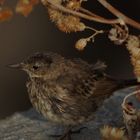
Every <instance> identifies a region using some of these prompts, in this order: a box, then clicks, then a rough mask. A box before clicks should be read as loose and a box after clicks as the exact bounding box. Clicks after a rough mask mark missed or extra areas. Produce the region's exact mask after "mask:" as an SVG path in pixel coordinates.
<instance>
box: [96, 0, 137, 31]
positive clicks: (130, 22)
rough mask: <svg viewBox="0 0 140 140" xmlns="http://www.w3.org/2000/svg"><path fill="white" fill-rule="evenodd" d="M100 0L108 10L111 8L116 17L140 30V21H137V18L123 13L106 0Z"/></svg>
mask: <svg viewBox="0 0 140 140" xmlns="http://www.w3.org/2000/svg"><path fill="white" fill-rule="evenodd" d="M97 1H98V2H100V3H101V4H102V5H103V6H104V7H105V8H106V9H107V10H109V11H110V12H111V13H112V14H113V15H115V16H116V17H118V18H120V19H122V20H123V21H124V22H125V23H126V24H128V25H131V26H132V27H134V28H136V29H139V30H140V23H138V22H136V21H135V20H133V19H131V18H129V17H127V16H126V15H124V14H123V13H121V12H120V11H119V10H117V9H116V8H114V7H113V6H112V5H111V4H109V3H108V2H107V1H106V0H97Z"/></svg>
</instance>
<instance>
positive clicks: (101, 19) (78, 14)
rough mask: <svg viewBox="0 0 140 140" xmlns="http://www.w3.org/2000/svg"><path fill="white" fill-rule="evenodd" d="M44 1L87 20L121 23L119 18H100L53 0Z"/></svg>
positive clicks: (46, 4) (43, 0)
mask: <svg viewBox="0 0 140 140" xmlns="http://www.w3.org/2000/svg"><path fill="white" fill-rule="evenodd" d="M42 3H43V4H44V5H45V6H48V3H49V4H50V6H51V7H52V8H54V9H57V10H60V11H62V12H64V13H69V14H72V15H74V16H78V17H80V18H83V19H86V20H90V21H94V22H99V23H104V24H117V23H120V20H119V19H116V20H108V19H104V18H98V17H94V16H90V15H86V14H84V13H81V12H77V11H73V10H70V9H67V8H66V7H64V6H62V5H60V4H57V3H55V2H53V1H52V0H42Z"/></svg>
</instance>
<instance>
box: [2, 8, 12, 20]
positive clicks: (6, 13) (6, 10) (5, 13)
mask: <svg viewBox="0 0 140 140" xmlns="http://www.w3.org/2000/svg"><path fill="white" fill-rule="evenodd" d="M12 16H13V12H12V10H11V9H9V8H3V9H1V10H0V21H1V22H2V21H6V20H9V19H11V17H12Z"/></svg>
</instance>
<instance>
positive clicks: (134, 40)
mask: <svg viewBox="0 0 140 140" xmlns="http://www.w3.org/2000/svg"><path fill="white" fill-rule="evenodd" d="M126 47H127V49H128V51H129V53H130V57H131V63H132V65H133V66H134V73H135V75H136V77H137V79H138V81H140V37H138V36H134V35H129V37H128V39H127V42H126Z"/></svg>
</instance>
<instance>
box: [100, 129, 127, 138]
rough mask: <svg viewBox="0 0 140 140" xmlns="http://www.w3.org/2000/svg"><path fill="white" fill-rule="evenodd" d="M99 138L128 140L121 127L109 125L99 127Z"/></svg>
mask: <svg viewBox="0 0 140 140" xmlns="http://www.w3.org/2000/svg"><path fill="white" fill-rule="evenodd" d="M101 138H102V140H128V139H127V137H126V136H125V132H124V131H123V130H122V129H120V128H114V127H111V126H104V127H103V128H102V129H101Z"/></svg>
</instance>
